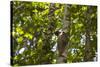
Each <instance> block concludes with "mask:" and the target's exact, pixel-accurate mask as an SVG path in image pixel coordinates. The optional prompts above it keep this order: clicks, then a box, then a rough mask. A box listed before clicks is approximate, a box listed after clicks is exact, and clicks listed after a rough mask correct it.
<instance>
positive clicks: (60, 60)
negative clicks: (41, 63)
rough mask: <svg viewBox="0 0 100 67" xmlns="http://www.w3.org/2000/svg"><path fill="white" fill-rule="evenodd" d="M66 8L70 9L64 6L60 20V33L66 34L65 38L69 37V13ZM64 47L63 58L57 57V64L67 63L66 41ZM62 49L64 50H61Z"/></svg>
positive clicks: (68, 6)
mask: <svg viewBox="0 0 100 67" xmlns="http://www.w3.org/2000/svg"><path fill="white" fill-rule="evenodd" d="M68 8H70V5H66V4H65V5H64V17H63V20H62V23H63V27H62V31H63V32H65V33H67V34H66V35H67V37H69V28H70V12H69V10H68ZM66 42H67V44H66V47H65V51H64V52H63V56H59V55H60V54H59V55H58V57H57V63H65V62H67V51H68V45H69V43H68V41H66ZM63 49H64V48H63Z"/></svg>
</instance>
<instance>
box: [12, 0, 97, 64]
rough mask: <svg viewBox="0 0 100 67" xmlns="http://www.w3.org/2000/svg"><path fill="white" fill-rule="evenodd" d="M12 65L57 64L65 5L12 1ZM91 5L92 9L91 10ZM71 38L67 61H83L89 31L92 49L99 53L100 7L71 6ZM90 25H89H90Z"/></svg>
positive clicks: (92, 51)
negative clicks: (58, 34)
mask: <svg viewBox="0 0 100 67" xmlns="http://www.w3.org/2000/svg"><path fill="white" fill-rule="evenodd" d="M11 4H12V6H11V7H12V15H13V16H12V31H11V35H12V48H11V49H12V56H11V59H12V60H13V61H12V65H32V64H55V63H56V58H57V55H56V48H54V47H55V45H56V43H57V37H56V36H55V35H54V33H55V31H57V30H59V29H61V28H62V26H63V25H62V19H63V16H64V14H63V12H64V4H59V3H55V5H54V6H53V7H52V8H53V9H54V10H53V12H52V13H53V15H52V16H49V15H50V14H52V13H50V8H51V7H50V4H51V3H45V2H41V3H40V2H24V1H12V2H11ZM89 7H91V11H90V12H89ZM68 10H69V11H70V14H71V16H70V20H71V25H70V32H69V33H70V37H69V43H70V45H69V48H68V56H67V62H68V63H72V62H83V61H84V50H85V44H86V30H87V29H89V30H90V45H91V46H90V49H91V53H92V54H93V55H92V56H93V57H92V59H93V58H94V57H95V53H96V52H97V7H96V6H86V5H71V7H70V8H69V9H68ZM87 27H88V28H87Z"/></svg>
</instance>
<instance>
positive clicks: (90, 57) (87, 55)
mask: <svg viewBox="0 0 100 67" xmlns="http://www.w3.org/2000/svg"><path fill="white" fill-rule="evenodd" d="M91 12H92V8H91V6H90V7H88V11H87V13H86V15H87V17H86V20H87V21H86V42H85V53H84V61H93V53H92V47H91V44H90V42H91V41H90V33H91V18H90V15H91Z"/></svg>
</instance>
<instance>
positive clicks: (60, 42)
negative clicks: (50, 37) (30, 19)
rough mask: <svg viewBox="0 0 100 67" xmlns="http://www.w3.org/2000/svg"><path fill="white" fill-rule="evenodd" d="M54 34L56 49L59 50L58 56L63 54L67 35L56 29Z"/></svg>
mask: <svg viewBox="0 0 100 67" xmlns="http://www.w3.org/2000/svg"><path fill="white" fill-rule="evenodd" d="M55 35H56V36H57V38H58V39H57V49H58V52H59V56H63V53H64V51H65V47H66V45H67V44H68V36H67V34H66V33H65V32H63V31H56V32H55Z"/></svg>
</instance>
